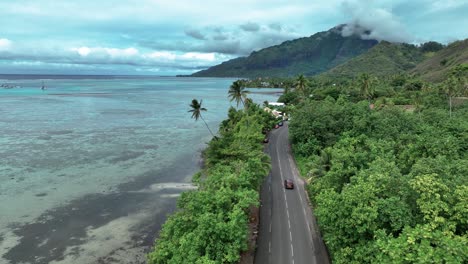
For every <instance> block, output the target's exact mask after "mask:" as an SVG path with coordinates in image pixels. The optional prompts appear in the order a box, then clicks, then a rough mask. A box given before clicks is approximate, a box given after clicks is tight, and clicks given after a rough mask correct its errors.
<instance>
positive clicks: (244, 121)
mask: <svg viewBox="0 0 468 264" xmlns="http://www.w3.org/2000/svg"><path fill="white" fill-rule="evenodd" d="M233 86H234V84H233ZM231 90H233V92H232V93H231ZM237 91H238V92H239V96H241V97H240V100H241V101H242V104H244V105H245V108H244V110H236V109H234V108H231V109H229V113H228V119H227V120H225V121H223V122H222V123H221V125H220V129H219V132H218V135H217V136H216V137H215V138H213V140H211V141H210V143H209V145H208V147H207V149H206V150H205V151H204V153H203V157H204V160H205V167H204V169H203V170H202V171H200V172H199V173H197V174H196V175H195V176H194V178H193V181H194V183H195V184H196V186H197V187H198V190H195V191H189V192H184V193H183V194H182V196H181V197H180V199H179V200H178V203H177V207H178V210H177V212H176V213H175V214H173V215H172V216H170V217H169V219H168V220H167V221H166V223H165V224H164V226H163V228H162V230H161V232H160V236H159V238H158V239H157V240H156V245H155V248H154V251H153V252H151V253H149V255H148V261H149V263H177V264H179V263H200V264H201V263H203V264H205V263H237V262H238V261H239V258H240V253H241V252H242V251H245V250H247V245H248V238H249V210H250V209H251V208H252V207H255V206H258V204H259V193H258V190H259V188H260V183H261V181H262V179H263V178H264V177H265V176H266V175H267V174H268V171H269V169H270V160H269V157H268V156H267V155H266V154H264V153H263V145H262V141H263V138H264V136H265V135H263V134H262V132H263V131H265V130H266V129H269V128H271V127H272V125H273V124H274V119H273V117H272V116H271V115H270V114H268V113H266V112H264V111H263V110H262V109H261V108H260V106H258V105H256V104H254V103H252V102H251V101H250V100H249V99H248V98H247V99H246V98H245V96H246V94H245V93H243V91H242V89H238V90H237ZM235 92H236V87H231V89H230V93H229V95H230V97H231V99H234V100H235V99H236V94H235ZM191 108H192V110H191V112H192V113H193V114H194V113H201V111H203V110H201V109H202V107H201V101H200V103H198V101H197V100H194V101H193V102H192V104H191ZM197 109H198V110H200V111H198V112H197ZM205 110H206V109H205ZM194 115H196V114H194ZM195 117H196V116H194V118H195ZM200 117H201V116H200Z"/></svg>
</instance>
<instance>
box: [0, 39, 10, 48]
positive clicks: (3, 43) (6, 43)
mask: <svg viewBox="0 0 468 264" xmlns="http://www.w3.org/2000/svg"><path fill="white" fill-rule="evenodd" d="M10 48H11V41H10V40H9V39H6V38H0V51H6V50H9V49H10Z"/></svg>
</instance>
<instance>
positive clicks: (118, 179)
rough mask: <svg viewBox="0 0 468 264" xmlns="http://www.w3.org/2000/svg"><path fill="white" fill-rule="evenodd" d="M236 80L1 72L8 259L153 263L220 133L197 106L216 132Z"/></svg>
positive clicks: (1, 259)
mask: <svg viewBox="0 0 468 264" xmlns="http://www.w3.org/2000/svg"><path fill="white" fill-rule="evenodd" d="M232 81H233V79H218V78H176V77H131V76H100V77H97V76H0V84H9V85H12V86H16V88H13V89H2V88H0V132H1V133H0V144H1V148H0V263H109V262H111V263H144V262H145V252H147V251H148V249H149V248H150V246H151V245H152V242H153V240H154V238H155V236H156V234H157V231H158V230H159V228H160V226H161V224H162V223H163V222H164V220H165V219H166V217H167V214H169V213H170V212H172V211H173V210H174V209H175V202H176V198H177V197H178V196H179V195H180V193H181V192H182V191H184V190H187V189H190V188H191V186H190V184H188V183H189V182H190V178H191V176H192V175H193V173H195V172H196V171H197V170H198V169H199V166H200V163H201V160H200V152H201V150H202V149H203V148H204V147H205V145H206V142H208V141H209V140H210V138H211V136H210V134H209V132H208V130H207V129H206V127H205V126H204V124H203V123H202V122H201V121H199V122H195V120H193V119H191V118H190V113H188V110H189V107H188V105H189V103H190V101H191V100H192V99H193V98H196V99H203V106H204V107H206V108H207V109H208V111H207V112H204V113H203V115H204V118H205V120H206V121H207V123H208V125H209V126H210V127H211V129H212V130H214V131H216V130H217V128H218V125H219V123H220V121H222V120H223V119H225V118H226V116H227V109H228V108H229V107H230V106H231V103H230V102H229V100H228V99H227V90H228V87H229V85H230V84H231V83H232ZM42 82H44V85H45V87H46V90H44V91H42V90H41V89H40V88H41V86H42ZM251 90H252V92H253V93H252V94H251V97H252V98H253V99H254V101H256V102H258V103H262V102H263V101H265V100H268V101H276V99H277V98H278V94H277V93H274V92H273V91H278V90H273V89H262V90H261V92H260V93H256V92H258V91H257V89H251ZM265 92H266V93H265Z"/></svg>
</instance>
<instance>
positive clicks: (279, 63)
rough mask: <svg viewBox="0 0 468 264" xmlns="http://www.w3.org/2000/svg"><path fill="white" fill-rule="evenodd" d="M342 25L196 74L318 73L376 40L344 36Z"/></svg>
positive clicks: (261, 75) (210, 75) (201, 75)
mask: <svg viewBox="0 0 468 264" xmlns="http://www.w3.org/2000/svg"><path fill="white" fill-rule="evenodd" d="M341 27H342V25H341V26H338V27H335V28H332V29H330V30H328V31H324V32H319V33H316V34H314V35H312V36H310V37H305V38H300V39H295V40H291V41H286V42H284V43H282V44H280V45H276V46H272V47H269V48H265V49H262V50H259V51H254V52H252V53H251V54H250V56H248V57H241V58H236V59H233V60H229V61H226V62H223V63H222V64H219V65H216V66H213V67H211V68H209V69H207V70H203V71H200V72H196V73H194V74H193V75H192V76H196V77H249V78H252V77H267V76H269V77H287V76H295V75H297V74H299V73H303V74H305V75H315V74H318V73H321V72H324V71H326V70H328V69H331V68H333V67H335V66H337V65H339V64H341V63H343V62H345V61H347V60H348V59H350V58H353V57H355V56H357V55H360V54H362V53H364V52H366V51H367V50H368V49H369V48H371V47H372V46H374V45H376V44H377V41H376V40H363V39H361V38H360V37H359V36H354V35H353V36H349V37H343V36H342V35H341Z"/></svg>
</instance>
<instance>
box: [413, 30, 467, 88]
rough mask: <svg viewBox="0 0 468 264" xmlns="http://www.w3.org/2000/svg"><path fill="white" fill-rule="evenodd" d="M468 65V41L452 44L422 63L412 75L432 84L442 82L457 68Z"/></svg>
mask: <svg viewBox="0 0 468 264" xmlns="http://www.w3.org/2000/svg"><path fill="white" fill-rule="evenodd" d="M466 63H468V39H465V40H462V41H456V42H454V43H451V44H450V45H448V46H447V47H446V48H444V49H442V50H441V51H439V52H437V53H435V54H434V55H433V56H432V57H430V58H429V59H427V60H425V61H423V62H421V63H420V64H419V65H417V66H416V68H414V69H413V70H412V71H411V73H412V74H415V75H417V76H420V77H421V79H423V80H425V81H431V82H439V81H442V80H443V79H444V78H445V76H446V75H447V73H448V72H449V71H450V70H451V69H452V68H453V67H455V66H457V65H460V64H466Z"/></svg>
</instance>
